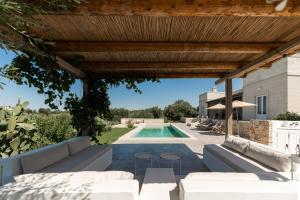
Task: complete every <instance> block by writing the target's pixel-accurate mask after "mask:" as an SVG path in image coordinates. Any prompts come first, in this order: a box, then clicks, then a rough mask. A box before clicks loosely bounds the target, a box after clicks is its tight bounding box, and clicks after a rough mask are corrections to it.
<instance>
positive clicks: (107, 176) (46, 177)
mask: <svg viewBox="0 0 300 200" xmlns="http://www.w3.org/2000/svg"><path fill="white" fill-rule="evenodd" d="M133 178H134V175H133V174H132V173H130V172H125V171H103V172H92V171H80V172H65V173H34V174H23V175H19V176H16V177H15V181H16V182H17V183H30V184H34V183H37V182H39V183H41V182H44V181H47V182H59V181H61V180H63V181H76V182H78V181H80V182H81V183H82V184H85V183H89V182H97V181H106V180H133Z"/></svg>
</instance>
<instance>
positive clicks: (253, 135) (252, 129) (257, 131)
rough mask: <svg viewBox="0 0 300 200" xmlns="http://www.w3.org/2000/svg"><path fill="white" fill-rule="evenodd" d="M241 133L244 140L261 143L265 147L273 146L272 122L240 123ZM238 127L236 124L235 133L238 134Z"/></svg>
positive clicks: (254, 121) (252, 121)
mask: <svg viewBox="0 0 300 200" xmlns="http://www.w3.org/2000/svg"><path fill="white" fill-rule="evenodd" d="M238 127H239V133H240V136H241V137H243V138H247V139H249V140H252V141H255V142H259V143H261V144H265V145H272V142H273V139H272V137H273V136H272V133H273V129H272V121H271V120H250V121H239V126H238ZM238 127H237V125H236V123H235V125H234V127H233V133H234V134H237V133H238Z"/></svg>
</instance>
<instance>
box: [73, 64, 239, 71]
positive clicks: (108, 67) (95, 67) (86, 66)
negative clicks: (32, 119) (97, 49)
mask: <svg viewBox="0 0 300 200" xmlns="http://www.w3.org/2000/svg"><path fill="white" fill-rule="evenodd" d="M243 64H244V62H198V63H100V62H84V63H78V64H77V67H78V68H79V69H81V70H87V71H89V70H113V69H120V70H122V69H145V70H148V69H155V68H157V69H174V70H175V69H185V70H188V69H190V70H192V69H194V70H214V69H216V70H235V69H238V68H239V66H241V65H243Z"/></svg>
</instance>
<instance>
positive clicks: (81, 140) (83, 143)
mask: <svg viewBox="0 0 300 200" xmlns="http://www.w3.org/2000/svg"><path fill="white" fill-rule="evenodd" d="M66 142H67V143H68V147H69V151H70V154H71V155H72V154H75V153H77V152H79V151H82V150H84V149H86V148H88V147H90V146H91V142H90V138H89V136H81V137H75V138H72V139H70V140H67V141H66Z"/></svg>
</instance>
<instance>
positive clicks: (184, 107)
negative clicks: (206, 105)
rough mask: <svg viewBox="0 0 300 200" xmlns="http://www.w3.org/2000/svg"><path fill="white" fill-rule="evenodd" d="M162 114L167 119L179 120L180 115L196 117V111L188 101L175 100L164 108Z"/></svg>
mask: <svg viewBox="0 0 300 200" xmlns="http://www.w3.org/2000/svg"><path fill="white" fill-rule="evenodd" d="M164 115H165V117H167V119H169V120H173V121H179V120H180V119H181V117H196V116H197V115H198V113H197V110H196V109H195V108H193V107H192V105H191V104H190V103H189V102H187V101H184V100H177V101H175V103H173V104H171V105H169V106H167V107H166V108H165V110H164Z"/></svg>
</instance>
